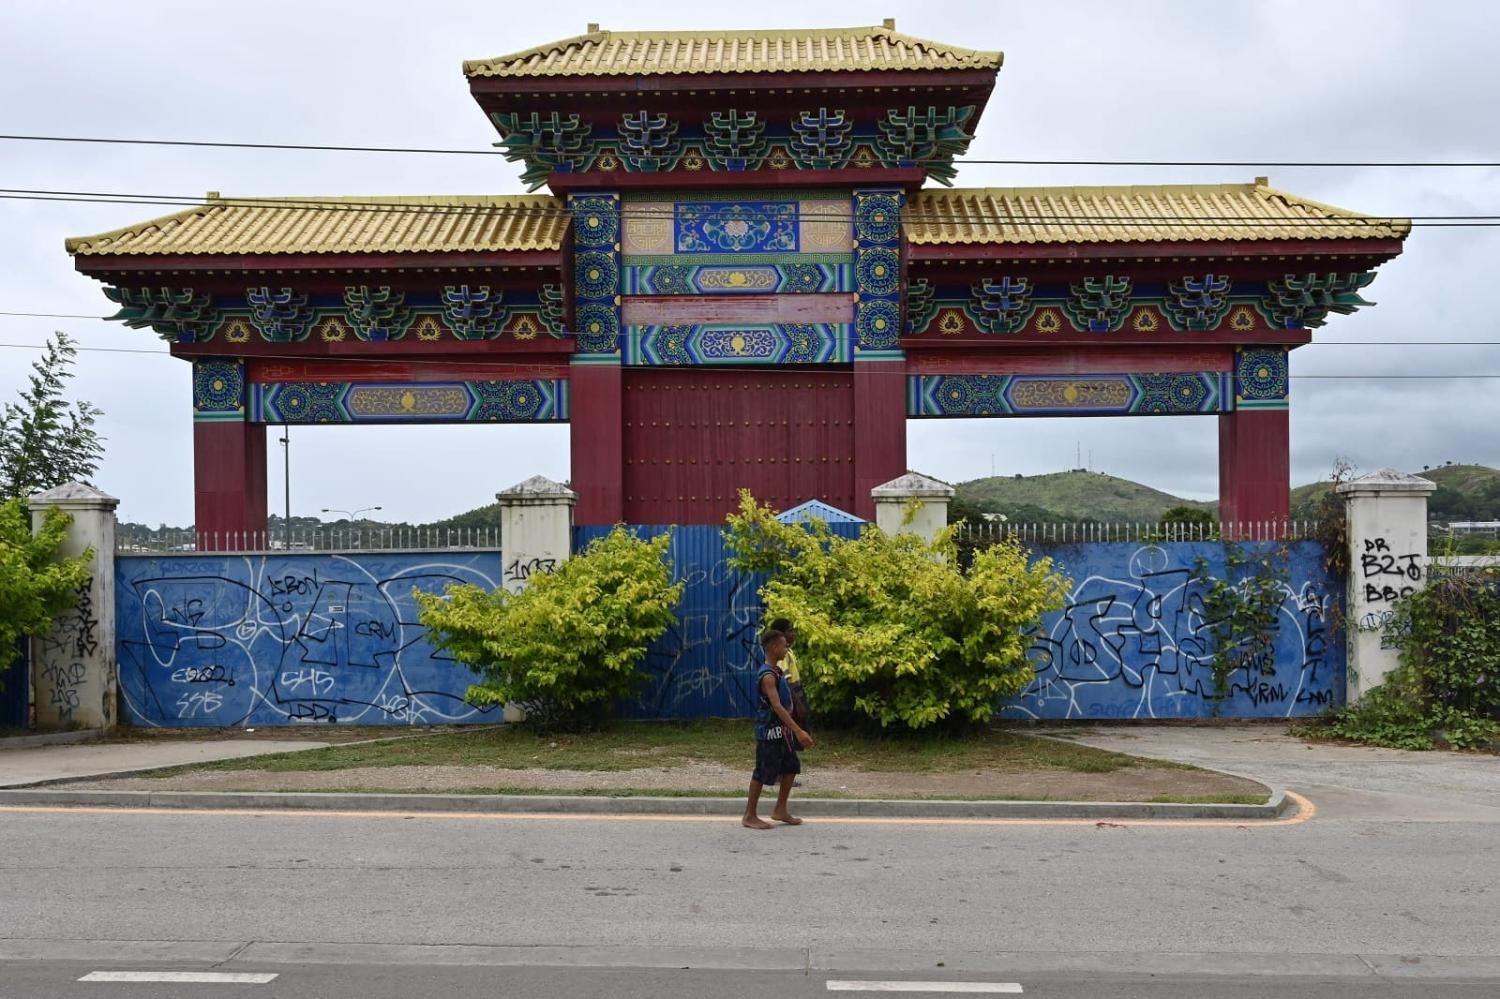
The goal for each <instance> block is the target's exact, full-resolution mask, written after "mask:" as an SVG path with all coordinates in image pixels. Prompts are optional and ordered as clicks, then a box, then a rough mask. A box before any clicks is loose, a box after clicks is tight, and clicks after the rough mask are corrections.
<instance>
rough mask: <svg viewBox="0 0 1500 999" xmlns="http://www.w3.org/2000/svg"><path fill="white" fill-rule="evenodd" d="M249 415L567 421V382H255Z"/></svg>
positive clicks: (264, 418)
mask: <svg viewBox="0 0 1500 999" xmlns="http://www.w3.org/2000/svg"><path fill="white" fill-rule="evenodd" d="M241 413H242V418H243V413H244V410H241ZM249 418H250V420H251V421H252V422H256V423H403V422H413V423H445V422H455V423H462V422H468V423H552V422H559V421H565V420H567V419H568V383H567V380H566V379H551V378H542V379H514V380H496V381H486V380H474V381H454V382H411V383H403V382H397V383H377V384H372V383H365V382H352V383H351V382H274V383H264V384H263V383H253V384H251V385H250V391H249Z"/></svg>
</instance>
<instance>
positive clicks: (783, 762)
mask: <svg viewBox="0 0 1500 999" xmlns="http://www.w3.org/2000/svg"><path fill="white" fill-rule="evenodd" d="M801 772H802V761H801V760H799V759H798V758H797V751H796V750H795V749H793V748H792V747H791V746H788V745H787V744H786V740H785V739H781V738H777V739H761V740H760V741H758V742H756V744H755V772H754V773H753V774H751V775H750V779H751V780H757V781H760V782H761V783H762V784H778V783H780V782H781V778H782V777H785V776H788V775H790V776H796V775H797V774H800V773H801Z"/></svg>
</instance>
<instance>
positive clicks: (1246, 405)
mask: <svg viewBox="0 0 1500 999" xmlns="http://www.w3.org/2000/svg"><path fill="white" fill-rule="evenodd" d="M1289 362H1290V354H1289V352H1288V351H1287V349H1286V348H1285V347H1240V348H1238V349H1237V350H1235V352H1234V394H1235V401H1234V405H1235V408H1236V409H1286V408H1287V392H1288V388H1289V387H1290V385H1291V372H1290V363H1289Z"/></svg>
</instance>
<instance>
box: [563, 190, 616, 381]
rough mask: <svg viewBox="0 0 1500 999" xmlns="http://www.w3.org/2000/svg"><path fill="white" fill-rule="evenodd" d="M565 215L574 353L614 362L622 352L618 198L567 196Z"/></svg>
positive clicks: (590, 195)
mask: <svg viewBox="0 0 1500 999" xmlns="http://www.w3.org/2000/svg"><path fill="white" fill-rule="evenodd" d="M568 211H569V212H570V213H571V214H572V216H573V245H574V254H573V302H574V326H575V328H576V330H577V345H578V353H579V354H581V355H593V356H594V357H596V358H598V359H604V358H608V357H614V356H616V355H618V354H619V351H620V344H619V339H620V196H619V195H618V194H587V195H576V194H570V195H568ZM584 359H585V360H587V359H588V358H587V357H585V358H584Z"/></svg>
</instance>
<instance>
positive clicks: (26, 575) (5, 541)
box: [0, 499, 94, 665]
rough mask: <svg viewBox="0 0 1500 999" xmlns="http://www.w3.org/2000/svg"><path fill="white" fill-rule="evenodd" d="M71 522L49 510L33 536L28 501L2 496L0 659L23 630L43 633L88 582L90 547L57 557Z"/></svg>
mask: <svg viewBox="0 0 1500 999" xmlns="http://www.w3.org/2000/svg"><path fill="white" fill-rule="evenodd" d="M72 522H73V518H72V517H70V516H68V515H67V514H66V513H63V512H62V511H61V510H49V511H48V512H47V516H46V518H45V519H44V520H43V521H42V529H41V530H40V531H39V532H37V534H36V535H35V536H34V537H33V536H32V533H31V514H30V512H29V511H28V510H27V507H26V501H25V500H22V499H14V500H7V501H4V502H0V665H4V664H5V663H8V662H9V661H10V659H11V657H12V655H14V653H15V649H16V648H17V645H18V643H19V642H20V640H21V638H22V637H23V636H26V635H41V634H45V633H46V631H47V630H48V629H49V628H50V627H51V626H52V620H53V618H55V617H56V616H57V615H58V614H61V613H62V612H63V611H65V610H67V609H68V608H69V607H72V606H73V605H74V604H76V603H77V602H78V591H79V589H80V588H81V587H85V586H87V585H88V584H89V566H90V564H91V563H92V562H93V560H94V552H93V549H89V550H88V551H86V552H84V553H83V554H82V555H78V556H75V557H73V558H68V559H63V560H61V561H59V560H58V558H57V553H58V550H59V549H61V548H62V544H63V541H64V540H65V539H66V538H67V535H68V525H69V524H71V523H72Z"/></svg>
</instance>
